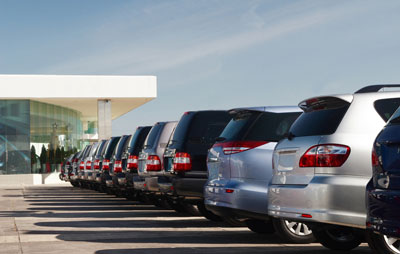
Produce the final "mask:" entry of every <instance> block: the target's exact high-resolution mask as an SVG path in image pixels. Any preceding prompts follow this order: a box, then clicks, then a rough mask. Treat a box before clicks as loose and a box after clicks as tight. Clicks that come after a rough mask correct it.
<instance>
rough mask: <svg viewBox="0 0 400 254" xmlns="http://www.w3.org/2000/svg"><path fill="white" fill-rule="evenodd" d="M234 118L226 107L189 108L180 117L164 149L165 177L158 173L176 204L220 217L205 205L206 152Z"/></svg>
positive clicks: (210, 215)
mask: <svg viewBox="0 0 400 254" xmlns="http://www.w3.org/2000/svg"><path fill="white" fill-rule="evenodd" d="M231 119H232V117H231V115H230V114H229V113H228V111H226V110H205V111H189V112H186V113H184V114H183V116H182V117H181V119H180V121H179V123H178V125H177V127H176V130H175V133H174V135H173V136H172V138H171V140H170V141H169V143H168V146H167V149H166V150H165V153H164V165H165V172H166V173H167V174H166V176H165V177H161V176H160V177H158V181H159V182H160V184H159V185H160V186H163V187H162V188H163V189H162V191H163V192H164V193H165V194H170V195H169V199H170V203H171V201H172V202H173V203H174V204H176V205H180V206H181V205H184V206H186V204H191V205H195V206H197V207H198V210H199V212H200V213H201V214H202V215H203V216H205V217H206V218H208V219H210V220H221V218H220V217H218V216H216V215H215V214H213V213H212V212H210V211H208V210H206V208H205V207H204V197H203V187H204V184H205V183H206V181H207V164H206V159H207V152H208V149H210V148H211V146H212V145H213V144H214V143H215V139H216V138H217V137H218V136H219V135H220V134H221V132H222V130H223V129H224V128H225V126H226V125H227V124H228V122H229V121H230V120H231Z"/></svg>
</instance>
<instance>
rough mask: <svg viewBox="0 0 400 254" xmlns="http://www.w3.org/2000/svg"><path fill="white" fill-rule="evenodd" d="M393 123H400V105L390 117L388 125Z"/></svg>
mask: <svg viewBox="0 0 400 254" xmlns="http://www.w3.org/2000/svg"><path fill="white" fill-rule="evenodd" d="M391 124H400V107H399V108H398V109H397V110H396V112H394V114H393V115H392V117H391V118H390V120H389V123H388V125H391Z"/></svg>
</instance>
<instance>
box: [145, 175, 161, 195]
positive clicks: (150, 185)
mask: <svg viewBox="0 0 400 254" xmlns="http://www.w3.org/2000/svg"><path fill="white" fill-rule="evenodd" d="M144 182H145V184H146V190H147V191H150V192H160V187H159V186H158V177H157V176H151V177H146V178H145V179H144Z"/></svg>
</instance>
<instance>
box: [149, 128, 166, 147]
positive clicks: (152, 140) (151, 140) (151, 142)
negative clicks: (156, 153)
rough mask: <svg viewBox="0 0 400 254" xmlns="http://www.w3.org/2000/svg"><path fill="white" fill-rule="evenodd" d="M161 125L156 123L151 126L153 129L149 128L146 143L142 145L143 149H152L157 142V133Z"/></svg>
mask: <svg viewBox="0 0 400 254" xmlns="http://www.w3.org/2000/svg"><path fill="white" fill-rule="evenodd" d="M162 126H163V125H161V124H160V123H157V124H155V125H154V126H153V128H151V130H150V133H149V135H148V136H147V138H146V141H145V143H144V148H151V147H153V146H154V145H155V144H154V143H155V142H156V140H157V137H158V133H159V132H160V130H161V128H162Z"/></svg>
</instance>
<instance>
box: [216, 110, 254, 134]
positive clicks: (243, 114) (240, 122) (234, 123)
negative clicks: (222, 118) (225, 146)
mask: <svg viewBox="0 0 400 254" xmlns="http://www.w3.org/2000/svg"><path fill="white" fill-rule="evenodd" d="M260 114H261V112H259V111H245V110H244V111H240V112H238V113H236V114H235V115H234V116H233V118H232V120H231V121H230V122H229V123H228V125H227V126H226V127H225V129H224V130H223V132H222V133H221V135H220V137H222V138H225V141H234V140H240V139H241V138H242V137H243V136H244V134H245V132H246V130H247V129H248V128H249V127H250V125H251V124H252V123H253V122H254V121H255V120H256V119H257V118H258V117H259V116H260Z"/></svg>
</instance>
